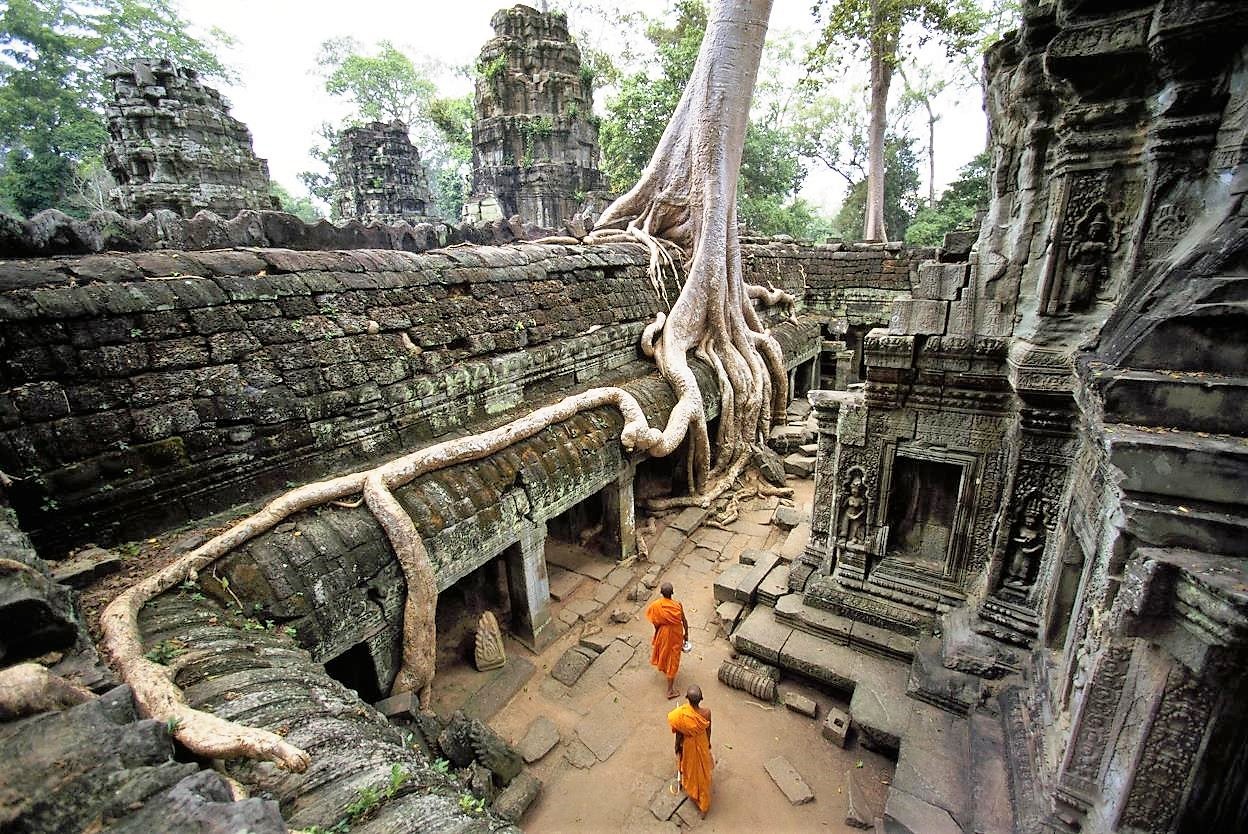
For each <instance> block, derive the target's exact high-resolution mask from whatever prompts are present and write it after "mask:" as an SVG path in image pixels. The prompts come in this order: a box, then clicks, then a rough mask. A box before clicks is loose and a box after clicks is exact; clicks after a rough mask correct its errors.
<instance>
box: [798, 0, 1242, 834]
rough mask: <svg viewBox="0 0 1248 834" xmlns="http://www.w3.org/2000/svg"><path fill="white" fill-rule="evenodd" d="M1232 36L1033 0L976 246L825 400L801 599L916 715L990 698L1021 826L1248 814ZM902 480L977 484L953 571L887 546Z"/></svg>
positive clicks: (1169, 13) (1227, 24) (1237, 67)
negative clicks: (915, 701) (858, 638)
mask: <svg viewBox="0 0 1248 834" xmlns="http://www.w3.org/2000/svg"><path fill="white" fill-rule="evenodd" d="M1246 37H1248V22H1246V21H1245V20H1244V19H1243V16H1242V15H1239V14H1237V13H1236V11H1235V10H1232V8H1231V7H1230V6H1226V5H1221V4H1207V5H1191V4H1167V3H1159V2H1146V1H1145V0H1141V1H1140V2H1133V3H1127V4H1118V5H1115V6H1114V7H1113V8H1112V9H1110V8H1109V7H1107V6H1105V5H1104V4H1101V5H1096V4H1087V3H1075V2H1070V3H1067V2H1059V3H1056V4H1050V3H1028V4H1026V5H1025V8H1024V18H1023V23H1022V26H1021V28H1020V30H1019V31H1018V32H1017V33H1014V34H1012V35H1009V36H1007V37H1006V38H1005V39H1004V40H1003V41H1002V42H1001V43H999V44H998V45H997V46H995V47H994V48H993V49H992V50H991V51H990V53H989V55H988V58H987V64H988V71H989V74H988V84H987V90H986V92H987V107H988V111H989V114H990V122H991V124H992V127H993V135H992V143H991V145H992V150H993V159H994V162H993V167H992V182H991V188H992V201H991V204H990V206H989V209H988V212H987V215H986V217H985V220H984V223H983V225H982V227H981V229H980V232H979V238H978V242H977V244H976V246H975V247H974V248H973V249H972V250H971V251H969V252H968V253H967V255H966V257H964V258H961V259H958V258H950V257H943V258H941V260H939V261H934V262H930V263H924V264H922V265H920V266H919V267H918V269H917V273H916V280H915V283H914V286H913V291H912V293H911V294H910V296H909V297H904V298H899V299H898V300H896V301H894V302H893V312H892V316H891V317H890V320H889V322H888V326H887V328H880V329H878V330H875V331H872V332H871V333H870V334H868V336H867V338H866V354H867V355H866V360H867V384H866V386H865V389H864V390H862V391H860V392H850V393H849V394H845V395H835V396H831V395H829V396H820V397H817V398H816V400H817V402H816V403H815V407H816V410H817V413H818V415H819V424H820V427H821V432H824V433H828V434H834V437H826V438H824V437H821V441H820V454H821V460H822V461H826V462H827V465H824V466H821V467H820V469H819V471H818V473H817V483H816V500H817V502H818V506H817V507H816V509H815V512H816V514H826V516H827V517H828V518H829V525H828V532H827V533H826V534H825V536H826V542H823V543H821V542H818V541H813V540H812V549H813V550H814V551H816V552H817V554H818V557H819V558H818V559H807V560H805V561H806V564H805V566H804V568H803V570H802V571H801V572H799V576H800V582H799V586H798V589H804V590H805V598H804V602H805V603H806V604H807V605H808V606H814V607H819V608H824V609H828V610H830V611H831V612H833V613H834V614H836V615H838V616H844V617H846V618H849V619H850V620H853V621H855V622H862V623H866V624H869V625H871V626H882V627H885V628H888V629H890V630H891V631H892V632H894V633H896V634H901V635H904V636H906V637H907V638H908V639H911V640H913V641H914V649H913V653H914V662H913V665H912V666H911V669H910V672H909V677H908V681H907V686H906V691H907V694H909V695H911V696H912V697H916V698H919V699H921V700H926V701H928V702H930V703H932V704H936V705H938V706H940V707H941V708H942V709H946V710H948V711H950V712H953V713H955V714H967V713H973V712H974V711H975V710H976V709H977V705H978V704H981V703H982V702H983V699H984V697H985V695H986V694H990V693H992V692H1001V698H1000V701H999V705H1000V706H1001V709H1002V719H1003V721H1002V723H1003V731H1004V736H1005V751H1006V758H1007V760H1008V765H1009V775H1010V781H1011V784H1010V793H1011V796H1012V798H1013V801H1014V807H1013V816H1014V821H1015V826H1014V830H1017V831H1042V830H1044V831H1047V830H1068V827H1074V828H1078V829H1079V830H1083V831H1095V832H1108V831H1129V832H1172V831H1197V830H1223V829H1226V830H1234V829H1235V828H1236V827H1238V826H1242V820H1243V819H1244V815H1245V813H1248V808H1245V805H1244V801H1243V797H1244V795H1245V788H1246V786H1248V785H1246V777H1245V776H1244V774H1245V773H1246V772H1248V770H1246V769H1245V761H1246V759H1248V755H1246V754H1245V753H1244V752H1243V751H1244V749H1245V745H1244V740H1243V736H1244V733H1243V731H1242V730H1241V729H1240V728H1242V727H1243V726H1244V721H1245V718H1246V717H1248V715H1246V713H1245V709H1244V707H1243V704H1244V703H1245V702H1246V699H1245V693H1246V692H1248V666H1246V665H1245V663H1244V661H1243V658H1244V646H1245V645H1246V643H1245V641H1246V639H1248V638H1246V637H1245V635H1248V595H1245V593H1244V588H1245V587H1248V585H1246V584H1244V583H1243V581H1242V580H1243V577H1244V568H1243V558H1242V557H1243V555H1244V552H1245V551H1244V545H1243V542H1244V541H1245V538H1244V536H1245V531H1246V530H1248V501H1246V500H1245V494H1244V490H1243V484H1244V483H1245V482H1246V481H1248V456H1246V455H1245V454H1244V452H1243V449H1244V438H1245V437H1246V436H1248V422H1246V421H1245V417H1244V415H1245V414H1248V400H1246V399H1245V394H1244V390H1245V389H1244V385H1243V384H1242V381H1243V379H1244V378H1245V377H1248V346H1246V342H1245V336H1244V334H1245V332H1248V329H1246V328H1245V324H1246V323H1248V320H1246V319H1245V316H1244V313H1243V310H1242V303H1241V300H1242V299H1243V298H1246V297H1248V293H1246V292H1245V288H1244V286H1243V285H1244V283H1245V279H1244V277H1243V276H1244V275H1245V274H1246V272H1245V266H1246V265H1248V249H1246V247H1245V234H1246V231H1248V209H1246V208H1245V206H1246V205H1248V201H1246V199H1245V198H1246V195H1248V153H1246V152H1245V148H1246V147H1248V96H1246V95H1245V93H1244V90H1245V89H1246V88H1245V80H1246V73H1248V51H1245V47H1244V44H1245V42H1246ZM833 426H835V428H834V429H833ZM915 460H917V461H919V462H920V464H919V465H920V466H927V465H929V464H940V465H943V466H951V465H953V466H959V467H961V468H962V476H961V478H960V481H961V485H962V489H961V491H960V494H959V496H958V501H957V506H956V508H955V509H954V513H953V515H952V518H953V519H954V522H955V523H954V538H953V542H952V546H951V547H950V549H949V550H948V551H947V554H946V558H945V559H944V560H943V563H941V564H933V560H931V559H930V558H929V554H925V553H922V552H915V553H910V554H906V553H903V552H900V551H899V548H898V546H897V544H895V540H896V538H897V531H898V529H899V528H901V527H904V526H905V525H906V518H905V516H897V515H895V514H893V513H892V512H890V510H889V506H890V502H893V501H895V500H896V498H897V493H896V490H895V489H893V488H892V486H891V484H895V482H896V479H895V477H894V476H895V474H896V472H898V471H899V467H900V466H901V465H902V464H903V463H904V464H905V465H906V466H909V467H911V471H917V470H915V469H914V466H913V465H912V464H911V463H908V462H907V461H915ZM968 487H969V489H968ZM929 494H930V493H929ZM777 610H779V609H777ZM916 612H917V613H918V614H919V616H916ZM928 628H930V629H931V634H930V635H928V634H927V633H926V629H928ZM885 642H886V641H883V640H881V641H880V643H881V645H883V644H884V643H885ZM903 744H904V742H903ZM903 754H904V746H903ZM899 783H900V779H899ZM905 789H906V790H909V789H910V788H909V787H908V786H907V787H906V788H905ZM890 804H891V803H890ZM936 804H939V803H936ZM896 821H898V822H906V820H903V819H897V820H896ZM907 824H909V825H910V827H911V829H912V830H920V828H921V827H922V826H919V827H916V825H915V824H914V823H909V822H908V823H907Z"/></svg>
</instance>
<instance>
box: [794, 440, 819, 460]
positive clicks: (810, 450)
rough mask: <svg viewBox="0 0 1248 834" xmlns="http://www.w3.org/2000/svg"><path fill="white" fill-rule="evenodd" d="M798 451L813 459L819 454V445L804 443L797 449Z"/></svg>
mask: <svg viewBox="0 0 1248 834" xmlns="http://www.w3.org/2000/svg"><path fill="white" fill-rule="evenodd" d="M797 451H799V452H801V453H802V454H803V455H809V456H810V457H812V458H813V457H815V456H816V455H818V454H819V444H818V443H803V444H802V445H801V446H799V447H798V448H797Z"/></svg>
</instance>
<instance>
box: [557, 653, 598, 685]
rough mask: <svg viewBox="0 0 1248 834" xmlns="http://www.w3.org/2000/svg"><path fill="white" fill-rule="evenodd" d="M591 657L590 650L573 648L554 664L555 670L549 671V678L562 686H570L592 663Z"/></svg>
mask: <svg viewBox="0 0 1248 834" xmlns="http://www.w3.org/2000/svg"><path fill="white" fill-rule="evenodd" d="M592 656H593V653H592V652H591V651H590V650H588V649H583V648H581V647H580V646H573V647H572V648H570V649H568V650H567V651H566V652H564V653H563V654H562V655H561V656H560V657H559V660H558V661H556V662H555V668H553V669H551V670H550V676H551V677H552V678H554V679H555V680H557V681H559V683H561V684H563V685H564V686H571V685H572V684H574V683H576V682H577V681H578V680H580V678H581V675H583V674H585V670H586V669H588V668H589V664H590V663H591V662H592V661H593V657H592Z"/></svg>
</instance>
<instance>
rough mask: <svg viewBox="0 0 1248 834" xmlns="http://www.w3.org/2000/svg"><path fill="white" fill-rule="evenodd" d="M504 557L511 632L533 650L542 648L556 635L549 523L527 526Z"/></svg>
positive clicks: (521, 530)
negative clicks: (548, 561) (548, 552)
mask: <svg viewBox="0 0 1248 834" xmlns="http://www.w3.org/2000/svg"><path fill="white" fill-rule="evenodd" d="M504 556H505V558H506V559H507V586H508V588H509V590H510V591H511V630H512V634H513V635H514V636H515V638H516V639H517V640H519V641H520V642H521V643H523V644H524V645H526V646H528V647H529V648H530V649H532V650H533V651H541V650H542V649H544V648H545V647H546V646H548V645H549V644H550V642H551V641H552V640H553V639H554V638H555V632H554V629H553V628H551V619H550V581H549V580H548V579H547V577H546V523H545V522H539V523H537V524H526V525H524V526H523V527H522V528H521V529H520V541H518V542H517V543H516V544H514V545H512V546H511V547H509V548H507V551H506V553H505V554H504Z"/></svg>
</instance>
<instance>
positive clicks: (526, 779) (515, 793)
mask: <svg viewBox="0 0 1248 834" xmlns="http://www.w3.org/2000/svg"><path fill="white" fill-rule="evenodd" d="M541 789H542V783H541V780H540V779H538V778H537V777H536V776H534V775H533V774H531V773H521V774H520V775H519V776H517V777H516V778H515V779H512V780H511V784H509V785H508V786H507V787H506V788H504V789H503V791H502V793H500V794H499V795H498V797H497V798H495V800H494V804H493V806H492V808H493V810H494V813H496V814H498V815H499V816H500V817H502V818H503V819H505V820H507V821H508V822H513V823H515V822H520V819H521V818H522V817H523V816H524V812H525V811H527V810H528V809H529V806H530V805H532V804H533V800H534V799H536V798H537V795H538V793H539V792H540V791H541Z"/></svg>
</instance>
